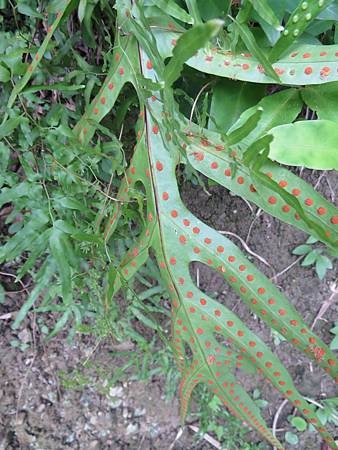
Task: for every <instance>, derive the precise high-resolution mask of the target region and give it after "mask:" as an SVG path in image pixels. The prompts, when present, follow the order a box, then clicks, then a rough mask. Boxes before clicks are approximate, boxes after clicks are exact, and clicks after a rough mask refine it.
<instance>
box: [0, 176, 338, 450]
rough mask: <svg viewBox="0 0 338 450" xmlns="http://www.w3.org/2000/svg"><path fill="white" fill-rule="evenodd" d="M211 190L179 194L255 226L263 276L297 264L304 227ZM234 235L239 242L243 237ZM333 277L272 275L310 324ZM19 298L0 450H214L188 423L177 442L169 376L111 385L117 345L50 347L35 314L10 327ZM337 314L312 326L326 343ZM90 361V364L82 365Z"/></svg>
mask: <svg viewBox="0 0 338 450" xmlns="http://www.w3.org/2000/svg"><path fill="white" fill-rule="evenodd" d="M306 178H307V180H308V181H310V182H312V183H313V184H315V182H316V180H317V179H318V173H317V174H311V173H310V172H308V173H307V174H306ZM327 180H328V181H329V183H330V186H331V189H330V188H329V185H328V183H327ZM337 186H338V182H337V177H336V176H335V175H334V174H332V173H328V174H327V175H326V177H323V178H322V180H321V183H320V185H319V190H320V191H321V192H322V193H323V195H325V196H326V197H327V198H329V199H331V200H332V197H333V196H334V192H336V191H337ZM209 193H210V194H211V195H209V194H207V193H206V192H205V191H203V189H201V187H198V186H192V185H191V183H188V182H186V183H184V185H183V186H182V198H183V200H184V201H185V203H186V204H187V206H188V207H189V208H190V210H191V211H192V212H193V213H194V214H196V215H197V216H198V217H200V218H201V219H202V220H203V221H204V222H206V223H207V224H209V225H211V226H213V227H214V228H216V229H218V230H222V231H228V232H232V233H235V234H236V235H238V236H239V237H241V238H242V239H244V240H246V238H247V235H248V232H249V229H250V227H251V232H250V236H249V239H248V240H247V244H248V246H249V248H250V249H251V250H252V251H253V252H255V253H257V254H258V255H260V257H263V258H264V259H265V260H266V261H267V262H268V263H269V265H270V267H268V266H266V265H265V264H263V263H262V262H261V261H259V259H257V258H256V257H252V260H253V261H254V262H255V263H256V264H257V265H258V266H259V267H260V269H261V270H263V271H264V273H265V274H266V275H267V276H269V277H273V276H275V275H276V274H278V273H280V272H281V271H283V270H284V269H285V268H286V267H288V266H289V265H290V264H291V263H292V262H293V261H295V259H296V257H295V256H292V255H291V252H292V250H293V248H294V247H296V246H297V245H299V244H301V243H303V242H304V241H305V240H306V235H305V234H304V233H303V232H301V231H298V230H295V229H294V228H292V227H290V226H288V225H285V224H282V223H281V222H279V221H277V220H275V219H273V218H271V217H270V216H268V215H267V214H264V213H262V214H261V215H259V216H258V217H257V218H255V214H256V212H257V210H256V207H254V206H253V211H250V208H249V207H248V205H247V204H246V203H245V202H244V201H243V200H242V199H240V198H238V197H235V196H232V195H230V194H229V192H228V191H227V190H226V189H223V188H221V187H218V186H213V187H211V188H210V189H209ZM253 220H254V223H253V224H252V222H253ZM228 237H229V238H230V239H232V240H233V241H234V242H235V243H236V244H237V245H239V246H240V247H241V243H240V241H239V240H238V238H237V237H234V236H228ZM197 269H198V272H199V283H200V286H201V288H202V289H203V290H205V291H207V292H217V293H218V294H217V297H218V299H219V301H220V302H222V303H224V304H226V305H227V306H228V307H230V308H231V309H233V310H234V311H235V312H236V313H237V314H238V315H239V316H240V317H241V318H242V319H243V320H245V322H246V323H247V324H248V326H250V327H251V329H252V330H253V331H255V332H256V333H257V334H258V335H260V336H261V337H262V338H263V339H264V340H265V341H266V342H268V343H270V345H271V347H272V348H273V350H274V351H275V352H276V353H277V354H278V356H279V357H280V358H281V360H282V361H283V362H284V364H285V365H286V367H287V368H288V369H289V371H290V373H291V375H292V376H293V378H294V380H295V383H296V385H297V387H298V388H299V390H300V391H301V392H302V393H303V394H304V395H307V396H309V397H311V398H313V399H315V400H320V399H323V398H325V397H330V396H334V395H337V393H335V391H334V387H333V384H332V382H331V381H330V380H329V378H328V377H327V376H326V375H325V374H324V372H323V371H321V370H318V369H316V368H315V367H313V368H312V367H311V366H310V365H309V362H308V361H307V360H306V359H305V358H304V357H303V356H302V355H301V354H299V353H298V352H297V351H296V350H295V349H293V348H291V346H290V345H288V344H286V343H284V342H282V343H280V344H279V345H275V344H274V343H273V340H272V337H271V332H270V330H269V329H268V328H267V327H266V326H265V325H264V324H263V323H262V322H261V321H260V320H257V318H255V317H254V316H253V315H252V313H251V312H250V311H249V309H248V308H247V307H246V306H245V305H243V304H242V303H241V302H240V301H239V299H238V297H237V296H236V295H235V294H234V292H232V291H231V289H230V288H229V287H228V286H227V285H226V284H225V283H224V281H223V280H222V279H221V278H220V277H219V275H218V274H216V273H214V272H213V271H211V270H209V269H208V268H204V267H197V266H196V265H195V267H193V269H192V270H193V272H194V273H195V274H196V273H197ZM334 281H335V273H334V270H331V271H329V272H328V273H327V276H326V278H325V279H324V280H323V281H320V280H319V279H318V277H317V276H316V274H315V272H314V269H313V268H312V267H311V268H304V267H302V266H300V264H299V263H297V264H296V265H295V266H294V267H292V268H291V269H290V270H288V271H286V272H285V273H284V274H282V275H280V276H278V277H277V281H276V282H277V285H278V286H279V287H280V288H281V290H282V291H283V292H284V293H285V294H286V295H287V297H288V298H289V299H290V301H291V302H292V303H293V304H294V305H295V307H296V308H297V309H298V311H299V312H300V313H301V314H302V315H303V317H304V318H305V320H306V322H307V323H308V324H312V322H313V321H314V319H315V317H316V315H317V313H318V311H319V309H320V307H321V305H322V303H323V302H324V301H325V300H327V299H328V298H329V297H330V295H331V293H332V292H331V290H330V286H331V285H332V283H333V282H334ZM5 282H6V283H7V284H8V283H9V282H10V280H9V279H7V278H5ZM15 288H17V285H15ZM13 290H15V289H13ZM22 295H24V293H23V294H22V293H18V294H16V295H14V296H13V295H11V296H9V297H8V298H7V299H6V301H5V302H4V303H3V304H0V333H1V342H0V358H1V366H0V450H14V449H24V450H26V449H27V450H28V449H35V450H63V449H81V450H82V449H84V450H87V449H88V450H106V449H107V450H126V449H132V450H152V449H154V450H155V449H156V450H169V448H170V446H171V445H172V444H173V447H172V450H178V449H199V450H201V449H204V450H206V449H210V450H211V449H213V448H215V447H213V446H212V445H211V444H209V443H207V442H206V441H200V442H197V441H196V439H195V438H196V435H195V434H194V433H193V432H192V431H191V430H189V429H185V431H184V433H183V435H182V436H181V437H180V438H179V439H177V440H176V441H175V438H176V436H177V433H178V431H179V428H180V424H179V414H178V401H177V400H176V398H174V399H172V400H169V401H166V400H165V395H164V381H165V380H164V378H163V377H156V376H154V377H152V380H151V382H147V383H145V382H141V381H133V380H132V379H131V380H130V381H128V382H126V383H122V384H121V383H120V384H117V385H116V384H115V385H110V384H109V381H107V380H109V379H111V378H112V376H113V375H114V371H115V370H116V368H117V367H118V366H119V365H120V364H121V361H117V360H116V359H114V356H112V355H113V353H112V343H111V342H109V341H108V340H105V341H104V342H101V343H100V345H99V346H97V341H96V340H95V338H93V337H89V336H85V335H81V336H80V335H77V336H76V337H75V338H74V340H73V341H72V342H71V343H70V344H68V343H67V342H66V339H65V334H61V335H59V336H58V337H56V338H55V339H53V340H52V341H50V342H49V343H48V344H46V343H45V342H44V339H43V336H42V335H40V333H39V332H37V330H36V326H35V320H36V317H35V316H34V315H33V314H31V315H30V316H29V317H28V318H27V320H26V322H25V327H24V328H22V329H20V330H15V331H14V330H12V329H11V323H12V320H13V315H12V312H13V311H15V310H17V309H18V307H19V306H20V304H21V303H22V302H23V300H24V297H23V296H22ZM337 312H338V305H337V303H335V304H333V305H332V306H331V307H330V309H329V311H328V312H327V313H326V315H325V316H324V318H323V320H320V321H318V322H317V323H316V326H315V331H316V332H317V334H318V335H319V336H320V337H321V338H322V339H323V340H324V341H325V342H327V343H329V342H330V341H331V339H332V335H331V334H330V333H329V330H330V329H331V328H332V327H333V326H334V321H335V320H337V317H338V315H337ZM14 339H16V340H19V341H20V342H21V343H23V344H27V349H26V350H25V351H21V350H19V349H18V348H15V347H13V340H14ZM126 348H128V346H127V347H126ZM85 361H90V362H91V364H89V365H88V364H86V365H84V362H85ZM98 368H99V370H98ZM61 372H62V373H65V374H70V373H72V374H74V384H73V386H69V387H68V388H65V387H64V386H63V385H62V383H61V380H62V373H61ZM102 380H106V382H103V381H102ZM245 384H246V388H247V389H248V390H252V389H253V388H254V387H256V386H257V384H256V380H254V379H252V378H249V377H247V378H246V379H245ZM81 386H82V387H81ZM258 387H259V388H260V390H261V391H262V394H263V397H264V398H266V399H267V400H268V402H269V404H268V406H267V407H266V408H265V409H264V415H265V418H266V420H267V421H268V423H269V425H270V426H271V424H272V421H273V417H274V415H275V414H276V411H277V409H278V407H279V405H280V404H281V402H282V400H283V399H282V398H280V397H278V396H277V395H276V393H275V392H274V391H272V390H271V389H270V388H269V386H266V385H264V383H262V382H258ZM290 413H292V407H291V406H286V407H285V408H284V409H283V410H282V412H281V414H280V416H279V420H278V428H280V429H282V430H283V431H282V432H281V433H280V434H279V437H281V438H283V436H284V433H285V431H287V430H288V429H290V426H289V424H288V422H287V416H288V415H289V414H290ZM250 437H251V435H250ZM252 439H257V436H256V437H254V436H252ZM286 448H287V449H295V450H297V449H302V450H312V449H313V450H318V449H321V448H322V449H324V448H325V447H322V444H321V442H320V440H319V439H318V437H317V436H316V435H315V434H313V433H308V432H306V433H302V434H301V436H300V443H299V444H298V445H297V446H288V444H287V445H286ZM228 450H236V449H228Z"/></svg>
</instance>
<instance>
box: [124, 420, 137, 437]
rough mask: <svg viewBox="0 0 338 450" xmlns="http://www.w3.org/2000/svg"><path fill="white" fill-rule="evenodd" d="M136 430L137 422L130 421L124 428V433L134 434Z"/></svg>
mask: <svg viewBox="0 0 338 450" xmlns="http://www.w3.org/2000/svg"><path fill="white" fill-rule="evenodd" d="M137 430H138V425H137V423H130V424H129V425H128V426H127V428H126V434H127V435H128V434H134V433H136V432H137Z"/></svg>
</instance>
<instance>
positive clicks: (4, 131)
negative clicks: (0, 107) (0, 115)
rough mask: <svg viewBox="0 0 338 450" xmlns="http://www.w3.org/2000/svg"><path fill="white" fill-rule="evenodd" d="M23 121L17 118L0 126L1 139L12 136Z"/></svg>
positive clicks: (8, 120)
mask: <svg viewBox="0 0 338 450" xmlns="http://www.w3.org/2000/svg"><path fill="white" fill-rule="evenodd" d="M21 120H22V118H21V117H15V118H12V119H7V120H6V122H4V123H3V124H2V125H0V139H2V138H4V137H5V136H8V135H9V134H11V133H12V131H13V130H15V129H16V128H17V126H18V125H19V123H20V122H21Z"/></svg>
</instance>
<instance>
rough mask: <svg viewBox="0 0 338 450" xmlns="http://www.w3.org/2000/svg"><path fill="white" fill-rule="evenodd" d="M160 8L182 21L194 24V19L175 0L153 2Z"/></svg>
mask: <svg viewBox="0 0 338 450" xmlns="http://www.w3.org/2000/svg"><path fill="white" fill-rule="evenodd" d="M153 4H154V5H156V6H157V7H158V8H160V9H161V10H162V11H163V12H165V13H166V14H168V15H169V16H171V17H175V19H178V20H180V21H181V22H185V23H189V24H193V23H194V20H193V18H192V17H191V16H190V14H188V13H187V12H186V11H184V9H183V8H181V7H180V6H178V5H177V3H175V2H174V0H156V1H154V3H153Z"/></svg>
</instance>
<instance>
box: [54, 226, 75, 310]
mask: <svg viewBox="0 0 338 450" xmlns="http://www.w3.org/2000/svg"><path fill="white" fill-rule="evenodd" d="M49 245H50V250H51V254H52V255H53V257H54V258H55V261H56V264H57V268H58V271H59V274H60V278H61V285H62V296H63V300H64V302H65V304H70V302H71V300H72V280H71V269H70V265H69V261H68V258H67V250H66V245H67V244H66V239H65V234H64V233H63V232H62V231H61V230H60V229H58V228H56V227H54V228H53V232H52V234H51V236H50V238H49Z"/></svg>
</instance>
